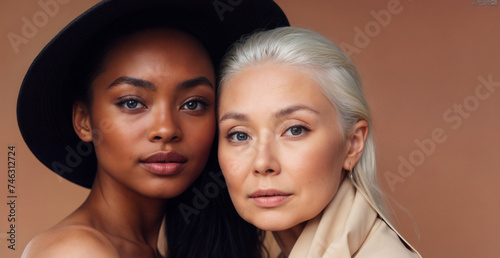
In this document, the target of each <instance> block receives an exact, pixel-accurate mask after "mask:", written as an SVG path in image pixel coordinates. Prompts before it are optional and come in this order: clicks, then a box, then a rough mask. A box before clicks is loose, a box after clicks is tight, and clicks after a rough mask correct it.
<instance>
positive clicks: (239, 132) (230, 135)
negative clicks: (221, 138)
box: [226, 131, 250, 142]
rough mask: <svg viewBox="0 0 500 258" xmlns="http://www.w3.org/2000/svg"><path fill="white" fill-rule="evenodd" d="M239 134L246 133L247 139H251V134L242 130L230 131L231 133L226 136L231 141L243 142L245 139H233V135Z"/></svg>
mask: <svg viewBox="0 0 500 258" xmlns="http://www.w3.org/2000/svg"><path fill="white" fill-rule="evenodd" d="M238 134H244V135H246V137H247V139H245V140H248V139H250V136H249V135H248V134H247V133H245V132H242V131H236V132H232V133H229V134H228V135H227V136H226V138H227V139H228V140H229V141H231V142H243V141H235V140H233V139H231V138H233V136H236V135H238Z"/></svg>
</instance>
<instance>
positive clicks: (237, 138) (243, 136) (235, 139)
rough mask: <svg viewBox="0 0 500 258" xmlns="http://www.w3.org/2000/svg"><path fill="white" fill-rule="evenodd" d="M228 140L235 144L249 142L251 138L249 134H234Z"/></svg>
mask: <svg viewBox="0 0 500 258" xmlns="http://www.w3.org/2000/svg"><path fill="white" fill-rule="evenodd" d="M227 138H228V139H229V140H230V141H233V142H243V141H246V140H248V139H249V138H250V136H248V134H246V133H243V132H234V133H231V134H229V135H228V136H227Z"/></svg>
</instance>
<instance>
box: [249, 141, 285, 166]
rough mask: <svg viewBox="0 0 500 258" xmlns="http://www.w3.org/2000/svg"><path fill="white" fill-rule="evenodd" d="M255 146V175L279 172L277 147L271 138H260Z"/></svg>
mask: <svg viewBox="0 0 500 258" xmlns="http://www.w3.org/2000/svg"><path fill="white" fill-rule="evenodd" d="M255 148H256V153H255V159H254V168H253V173H254V174H255V175H278V174H279V173H281V166H280V162H279V160H278V158H277V154H278V153H277V150H276V149H277V148H275V144H273V142H272V141H271V139H269V137H268V139H263V140H261V141H260V142H259V143H258V144H257V146H255Z"/></svg>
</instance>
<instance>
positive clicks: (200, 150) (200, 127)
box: [182, 115, 216, 158]
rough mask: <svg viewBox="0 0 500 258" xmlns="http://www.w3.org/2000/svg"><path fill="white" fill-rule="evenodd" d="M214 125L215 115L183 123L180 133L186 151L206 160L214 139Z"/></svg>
mask: <svg viewBox="0 0 500 258" xmlns="http://www.w3.org/2000/svg"><path fill="white" fill-rule="evenodd" d="M215 123H216V122H215V115H213V116H206V117H203V118H198V119H196V120H188V121H185V122H184V123H183V125H182V128H183V130H182V131H183V134H184V135H183V141H185V143H186V146H184V147H185V148H186V150H187V151H190V152H193V153H196V155H199V156H201V157H204V158H208V156H209V155H210V149H211V147H212V144H213V141H214V137H215Z"/></svg>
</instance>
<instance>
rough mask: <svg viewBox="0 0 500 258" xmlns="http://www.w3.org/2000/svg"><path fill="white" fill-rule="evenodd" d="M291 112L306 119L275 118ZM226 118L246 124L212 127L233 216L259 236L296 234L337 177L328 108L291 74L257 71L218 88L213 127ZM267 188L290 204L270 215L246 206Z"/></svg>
mask: <svg viewBox="0 0 500 258" xmlns="http://www.w3.org/2000/svg"><path fill="white" fill-rule="evenodd" d="M290 106H301V107H307V108H309V109H311V110H313V111H311V110H309V109H307V108H306V109H299V110H297V111H294V112H291V113H289V114H286V115H284V116H280V117H277V116H276V113H277V112H279V111H280V110H283V109H286V108H287V107H290ZM229 113H238V114H243V115H245V116H246V117H247V120H246V121H244V120H239V119H231V118H230V119H225V120H223V121H219V122H220V131H219V162H220V165H221V168H222V171H223V173H224V177H225V178H226V181H227V184H228V190H229V193H230V195H231V199H232V201H233V203H234V205H235V207H236V209H237V211H238V213H239V214H240V215H241V216H242V217H243V218H244V219H245V220H247V221H248V222H250V223H252V224H254V225H255V226H257V227H259V228H261V229H264V230H271V231H282V230H288V229H291V228H294V227H299V228H301V227H302V226H303V223H304V222H305V221H307V220H310V219H312V218H314V217H315V216H317V215H318V214H319V213H320V212H321V211H322V210H323V209H324V208H325V207H326V205H327V204H328V203H329V202H330V201H331V200H332V198H333V196H334V195H335V193H336V191H337V189H338V187H339V184H340V182H341V180H342V178H343V176H344V173H343V165H344V161H345V158H346V155H347V148H346V146H345V143H344V142H343V140H342V137H341V134H340V131H339V128H338V124H337V114H336V111H335V108H334V106H333V105H332V104H331V103H330V102H329V100H328V99H327V98H326V97H325V96H324V95H323V92H322V91H321V89H320V86H319V85H318V84H317V83H316V82H315V81H314V80H312V79H311V78H310V77H309V76H307V75H305V74H304V73H301V72H300V71H299V70H297V69H296V68H293V67H286V66H277V65H272V64H261V65H257V66H252V67H249V68H246V69H244V70H243V71H241V72H239V73H237V74H236V75H234V76H233V77H231V78H230V79H229V80H228V81H227V82H226V84H225V85H224V87H223V89H222V92H221V97H220V100H219V113H218V114H219V120H220V119H221V118H222V117H223V116H224V115H226V114H229ZM238 132H239V133H238ZM235 133H236V134H235ZM231 134H232V135H231ZM245 137H247V138H245ZM266 171H267V172H266ZM269 188H272V189H277V190H280V191H282V192H284V193H287V194H289V197H287V198H286V200H285V201H284V202H283V203H280V204H279V205H277V206H276V207H270V208H269V207H265V208H262V207H259V206H258V205H256V204H255V201H254V200H253V199H252V198H249V196H250V195H251V194H252V193H253V192H255V191H256V190H258V189H269ZM299 231H300V230H299ZM299 233H300V232H299Z"/></svg>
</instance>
